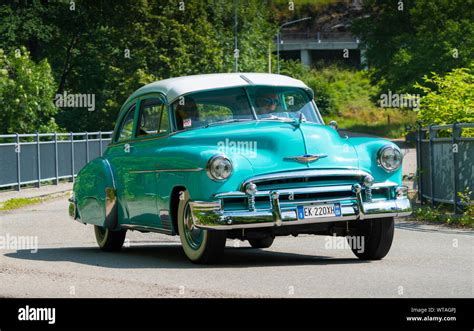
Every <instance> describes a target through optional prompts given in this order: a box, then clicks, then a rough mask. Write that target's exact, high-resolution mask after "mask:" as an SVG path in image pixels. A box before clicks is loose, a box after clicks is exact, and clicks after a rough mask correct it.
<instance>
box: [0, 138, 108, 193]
mask: <svg viewBox="0 0 474 331" xmlns="http://www.w3.org/2000/svg"><path fill="white" fill-rule="evenodd" d="M111 136H112V132H100V131H99V132H78V133H73V132H70V133H34V134H3V135H0V187H16V189H17V190H20V188H21V185H25V184H36V185H37V186H38V187H39V186H40V185H41V183H43V182H46V181H54V182H55V183H56V184H57V183H58V182H59V179H63V178H69V179H71V180H74V177H75V176H76V175H77V173H78V172H79V170H80V169H81V168H82V167H83V166H84V165H86V164H87V163H88V162H89V161H90V160H92V159H94V158H96V157H98V156H101V155H102V153H103V152H104V150H105V149H106V148H107V145H108V144H109V142H110V140H111Z"/></svg>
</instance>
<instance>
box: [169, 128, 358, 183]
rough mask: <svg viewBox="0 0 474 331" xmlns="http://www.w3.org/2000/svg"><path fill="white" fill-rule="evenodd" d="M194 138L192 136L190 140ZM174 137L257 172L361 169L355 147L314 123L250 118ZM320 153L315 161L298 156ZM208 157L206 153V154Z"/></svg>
mask: <svg viewBox="0 0 474 331" xmlns="http://www.w3.org/2000/svg"><path fill="white" fill-rule="evenodd" d="M189 138H193V139H189ZM174 139H176V140H181V139H184V140H185V141H186V144H187V145H188V146H189V144H191V145H194V146H196V148H198V146H203V147H204V146H205V147H206V150H207V151H212V152H213V153H221V154H225V155H227V156H228V157H230V158H231V159H232V160H237V159H241V158H245V159H246V160H248V162H249V163H250V165H251V168H252V170H253V173H254V175H260V174H264V173H272V172H281V171H290V170H298V169H324V168H326V169H327V168H341V169H358V167H359V165H358V159H357V153H356V150H355V149H354V147H353V146H352V145H351V144H350V143H349V142H348V141H347V139H343V138H341V137H340V136H339V134H338V133H337V132H336V131H335V130H334V129H333V128H331V127H328V126H325V125H321V124H314V123H292V122H283V121H251V122H241V123H228V124H222V125H216V126H210V127H207V128H199V129H194V130H189V131H183V132H180V133H178V134H176V135H174ZM309 154H310V155H319V156H320V158H319V159H318V160H315V161H313V162H304V161H303V160H299V161H298V160H297V159H296V158H298V157H303V156H305V155H306V156H307V155H309ZM203 157H207V155H203Z"/></svg>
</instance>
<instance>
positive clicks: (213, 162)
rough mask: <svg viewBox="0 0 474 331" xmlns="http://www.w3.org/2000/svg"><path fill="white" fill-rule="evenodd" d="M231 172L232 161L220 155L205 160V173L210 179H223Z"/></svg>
mask: <svg viewBox="0 0 474 331" xmlns="http://www.w3.org/2000/svg"><path fill="white" fill-rule="evenodd" d="M231 174H232V163H231V162H230V160H229V159H228V158H226V157H225V156H222V155H216V156H213V157H211V158H210V160H209V161H208V162H207V175H208V176H209V178H210V179H212V180H225V179H227V178H229V177H230V175H231Z"/></svg>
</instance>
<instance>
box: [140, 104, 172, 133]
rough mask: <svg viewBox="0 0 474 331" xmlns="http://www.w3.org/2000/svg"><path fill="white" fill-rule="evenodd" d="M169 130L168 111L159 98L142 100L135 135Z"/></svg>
mask: <svg viewBox="0 0 474 331" xmlns="http://www.w3.org/2000/svg"><path fill="white" fill-rule="evenodd" d="M168 131H169V122H168V112H167V109H166V105H165V103H164V102H163V100H161V99H147V100H145V101H143V102H142V106H141V113H140V122H139V126H138V131H137V135H138V136H147V135H153V134H162V133H167V132H168Z"/></svg>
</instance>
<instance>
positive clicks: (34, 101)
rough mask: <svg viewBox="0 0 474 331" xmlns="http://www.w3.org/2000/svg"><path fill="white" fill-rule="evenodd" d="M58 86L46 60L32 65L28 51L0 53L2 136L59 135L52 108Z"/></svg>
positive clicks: (23, 49)
mask: <svg viewBox="0 0 474 331" xmlns="http://www.w3.org/2000/svg"><path fill="white" fill-rule="evenodd" d="M55 91H56V84H55V82H54V79H53V75H52V73H51V67H50V66H49V64H48V61H47V60H43V61H40V62H39V63H35V62H33V61H32V60H31V59H30V57H29V52H27V51H26V49H25V48H22V49H19V50H17V51H15V52H12V53H11V54H9V55H6V54H5V53H4V51H3V50H2V49H0V104H1V105H2V109H1V111H0V132H1V133H31V132H34V131H39V132H51V131H58V129H59V128H58V126H57V125H56V123H55V121H54V117H53V116H54V115H55V114H56V113H57V111H58V109H57V108H56V106H55V105H54V104H53V100H54V94H55Z"/></svg>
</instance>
